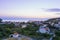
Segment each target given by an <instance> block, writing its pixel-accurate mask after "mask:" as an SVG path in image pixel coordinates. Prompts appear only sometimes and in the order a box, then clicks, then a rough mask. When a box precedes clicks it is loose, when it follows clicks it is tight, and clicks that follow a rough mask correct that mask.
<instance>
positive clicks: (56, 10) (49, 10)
mask: <svg viewBox="0 0 60 40" xmlns="http://www.w3.org/2000/svg"><path fill="white" fill-rule="evenodd" d="M46 11H47V12H60V9H59V8H51V9H47V10H46Z"/></svg>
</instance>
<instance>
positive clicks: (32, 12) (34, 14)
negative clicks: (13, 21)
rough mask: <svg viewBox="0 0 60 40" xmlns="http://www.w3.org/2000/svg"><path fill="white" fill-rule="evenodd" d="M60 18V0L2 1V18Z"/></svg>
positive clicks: (0, 12)
mask: <svg viewBox="0 0 60 40" xmlns="http://www.w3.org/2000/svg"><path fill="white" fill-rule="evenodd" d="M6 16H7V17H8V16H9V17H25V18H26V17H27V18H53V17H60V0H0V17H6Z"/></svg>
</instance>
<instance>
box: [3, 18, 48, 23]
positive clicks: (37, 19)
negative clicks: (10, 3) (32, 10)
mask: <svg viewBox="0 0 60 40" xmlns="http://www.w3.org/2000/svg"><path fill="white" fill-rule="evenodd" d="M45 20H48V18H19V19H3V22H4V21H12V22H28V21H45Z"/></svg>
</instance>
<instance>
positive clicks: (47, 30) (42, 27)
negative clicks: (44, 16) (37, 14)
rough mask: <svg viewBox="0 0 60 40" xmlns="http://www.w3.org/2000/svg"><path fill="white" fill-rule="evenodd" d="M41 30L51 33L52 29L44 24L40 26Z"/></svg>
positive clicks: (41, 31)
mask: <svg viewBox="0 0 60 40" xmlns="http://www.w3.org/2000/svg"><path fill="white" fill-rule="evenodd" d="M39 32H40V33H47V34H49V33H50V29H49V28H48V27H46V25H43V26H40V28H39Z"/></svg>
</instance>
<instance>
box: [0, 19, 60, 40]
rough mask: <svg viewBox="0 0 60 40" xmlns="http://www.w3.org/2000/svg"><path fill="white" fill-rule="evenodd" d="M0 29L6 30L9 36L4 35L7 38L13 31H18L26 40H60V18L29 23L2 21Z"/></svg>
mask: <svg viewBox="0 0 60 40" xmlns="http://www.w3.org/2000/svg"><path fill="white" fill-rule="evenodd" d="M0 27H1V28H3V29H4V28H5V29H6V32H7V33H6V34H8V35H7V36H6V34H4V33H3V32H2V33H3V34H2V35H3V36H4V35H5V36H6V38H7V37H9V35H11V34H12V32H13V31H17V32H19V34H21V35H23V37H25V38H28V39H26V40H60V39H59V37H60V35H59V33H60V18H52V19H48V20H46V21H28V22H10V21H9V22H7V21H6V22H2V20H1V21H0ZM1 30H2V29H0V31H1ZM2 31H5V30H2ZM8 31H9V32H8ZM0 34H1V32H0ZM3 36H0V37H3ZM3 38H4V37H3ZM29 38H30V39H29Z"/></svg>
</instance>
